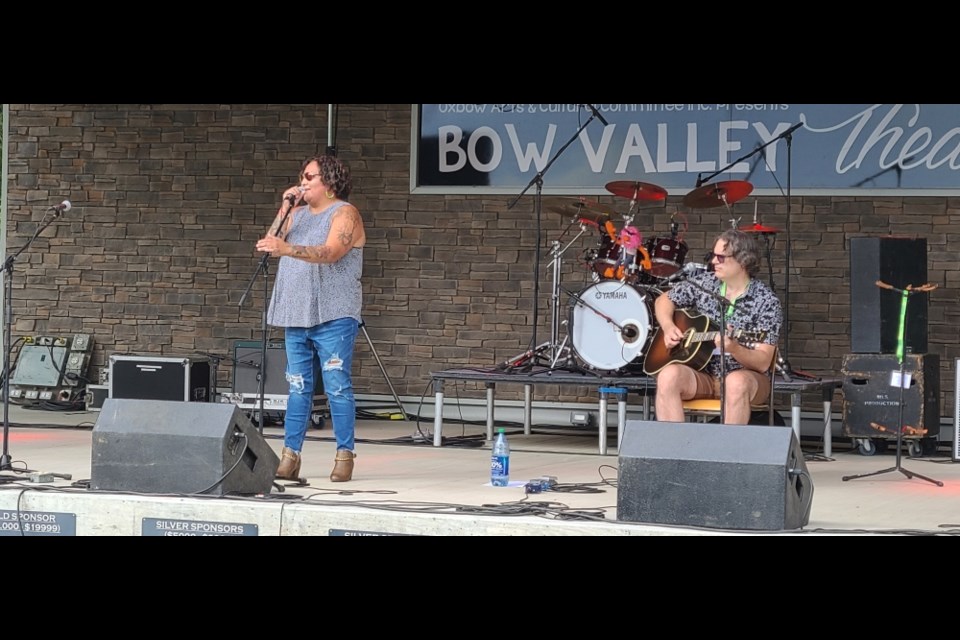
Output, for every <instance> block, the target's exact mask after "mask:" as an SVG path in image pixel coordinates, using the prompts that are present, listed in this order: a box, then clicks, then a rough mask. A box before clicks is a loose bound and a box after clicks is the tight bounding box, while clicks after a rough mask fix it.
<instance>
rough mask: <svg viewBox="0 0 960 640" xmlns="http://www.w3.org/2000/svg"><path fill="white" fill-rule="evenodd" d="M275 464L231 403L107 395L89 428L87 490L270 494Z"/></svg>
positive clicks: (253, 428)
mask: <svg viewBox="0 0 960 640" xmlns="http://www.w3.org/2000/svg"><path fill="white" fill-rule="evenodd" d="M279 464H280V460H279V458H278V457H277V454H276V453H274V451H273V449H271V448H270V446H269V445H268V444H267V443H266V441H265V440H264V439H263V436H261V435H260V433H259V432H258V431H257V429H256V428H255V427H254V426H253V424H252V423H251V422H250V420H249V419H247V417H246V416H245V415H244V413H243V411H241V410H240V408H239V407H237V406H236V405H232V404H214V403H198V402H171V401H169V400H130V399H115V398H108V399H107V400H106V401H105V402H104V403H103V408H102V409H101V411H100V416H99V417H98V418H97V423H96V425H94V427H93V454H92V459H91V476H90V488H91V489H97V490H105V491H135V492H139V493H203V494H204V495H225V494H256V493H269V492H270V489H271V488H272V486H273V480H274V476H275V475H276V473H277V466H279Z"/></svg>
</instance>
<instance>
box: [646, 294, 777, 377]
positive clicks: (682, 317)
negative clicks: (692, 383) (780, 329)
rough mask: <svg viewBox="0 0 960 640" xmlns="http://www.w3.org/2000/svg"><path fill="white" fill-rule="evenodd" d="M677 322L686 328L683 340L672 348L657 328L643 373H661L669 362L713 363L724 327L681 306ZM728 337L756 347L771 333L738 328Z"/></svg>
mask: <svg viewBox="0 0 960 640" xmlns="http://www.w3.org/2000/svg"><path fill="white" fill-rule="evenodd" d="M673 322H674V324H676V325H677V326H678V327H680V330H681V331H683V340H681V341H680V343H679V344H678V345H677V346H675V347H673V348H668V347H667V344H666V343H665V342H664V340H663V331H662V330H661V329H660V328H659V327H657V332H656V333H655V334H654V336H653V341H652V342H651V344H650V350H649V351H648V352H647V355H646V357H645V358H644V361H643V372H644V373H645V374H647V375H648V376H652V375H654V374H655V373H659V371H660V370H661V369H663V368H664V367H665V366H667V365H668V364H673V363H679V364H685V365H687V366H690V367H693V368H694V369H696V370H697V371H700V370H702V369H703V368H704V367H706V366H707V363H708V362H710V356H711V355H713V350H714V344H713V341H714V340H715V339H716V337H717V336H718V335H720V330H719V329H717V326H716V325H715V324H714V323H713V322H711V321H710V318H708V317H707V316H705V315H702V314H699V313H697V312H696V311H694V310H693V309H677V310H676V311H674V312H673ZM727 337H728V338H734V339H735V340H736V341H737V342H739V343H740V344H742V345H743V346H745V347H748V348H750V349H752V348H754V347H755V346H756V345H757V343H758V342H762V341H763V340H764V339H765V338H766V337H767V332H766V331H746V330H744V329H736V330H733V331H730V332H728V334H727Z"/></svg>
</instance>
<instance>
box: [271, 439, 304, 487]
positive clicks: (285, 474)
mask: <svg viewBox="0 0 960 640" xmlns="http://www.w3.org/2000/svg"><path fill="white" fill-rule="evenodd" d="M276 475H277V477H278V478H280V479H281V480H299V479H300V454H299V453H297V452H296V451H294V450H293V449H288V448H287V447H284V448H283V452H281V454H280V466H279V467H277V474H276Z"/></svg>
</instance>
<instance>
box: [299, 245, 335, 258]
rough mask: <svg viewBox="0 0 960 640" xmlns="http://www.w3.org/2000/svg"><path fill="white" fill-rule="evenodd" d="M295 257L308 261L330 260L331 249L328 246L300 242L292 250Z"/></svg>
mask: <svg viewBox="0 0 960 640" xmlns="http://www.w3.org/2000/svg"><path fill="white" fill-rule="evenodd" d="M290 255H291V256H293V257H294V258H299V259H301V260H306V261H307V262H329V261H330V260H329V256H330V250H329V249H327V248H326V247H306V246H304V245H302V244H298V245H296V246H295V247H293V249H291V251H290Z"/></svg>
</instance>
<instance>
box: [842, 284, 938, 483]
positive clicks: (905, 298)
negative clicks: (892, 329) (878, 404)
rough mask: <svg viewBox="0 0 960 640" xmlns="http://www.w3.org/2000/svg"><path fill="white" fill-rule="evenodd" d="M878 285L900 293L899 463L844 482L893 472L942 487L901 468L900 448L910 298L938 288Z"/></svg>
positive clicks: (850, 477)
mask: <svg viewBox="0 0 960 640" xmlns="http://www.w3.org/2000/svg"><path fill="white" fill-rule="evenodd" d="M876 285H877V286H878V287H880V288H881V289H889V290H890V291H896V292H898V293H900V295H901V296H902V297H901V300H900V331H899V335H898V336H897V358H898V359H899V360H900V373H899V378H898V379H897V386H898V387H900V410H899V414H900V415H899V424H898V426H897V463H896V465H894V466H892V467H890V468H889V469H881V470H880V471H874V472H872V473H861V474H859V475H855V476H843V478H842V479H843V480H844V481H846V480H856V479H857V478H867V477H869V476H878V475H880V474H882V473H890V472H891V471H899V472H900V473H902V474H903V475H905V476H907V478H908V479H911V480H912V479H913V478H920V479H921V480H926V481H927V482H930V483H932V484H935V485H937V486H938V487H942V486H943V483H942V482H940V481H939V480H933V479H932V478H928V477H926V476H922V475H920V474H919V473H914V472H913V471H908V470H906V469H904V468H903V467H902V466H900V458H901V453H900V448H901V447H902V446H903V430H904V426H903V389H904V387H906V386H908V385H909V382H906V381H905V380H904V371H903V370H904V363H905V361H906V357H905V355H904V341H905V339H906V329H907V303H908V302H909V299H910V296H913V295H917V294H919V293H930V292H931V291H933V290H934V289H936V288H937V285H935V284H929V283H928V284H925V285H922V286H919V287H916V288H913V286H912V285H907V288H906V289H898V288H896V287H894V286H893V285H889V284H887V283H886V282H883V281H882V280H877V282H876Z"/></svg>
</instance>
